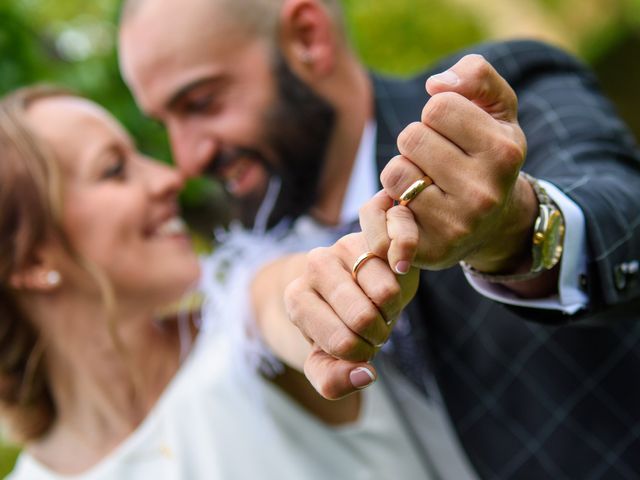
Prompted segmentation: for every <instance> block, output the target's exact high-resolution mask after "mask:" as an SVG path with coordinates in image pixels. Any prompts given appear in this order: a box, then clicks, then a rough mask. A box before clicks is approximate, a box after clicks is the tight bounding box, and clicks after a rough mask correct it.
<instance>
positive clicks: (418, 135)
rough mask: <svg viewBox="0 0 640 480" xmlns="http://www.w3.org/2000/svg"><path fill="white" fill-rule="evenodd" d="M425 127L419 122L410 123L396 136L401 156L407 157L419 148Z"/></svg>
mask: <svg viewBox="0 0 640 480" xmlns="http://www.w3.org/2000/svg"><path fill="white" fill-rule="evenodd" d="M424 128H425V126H424V125H423V124H422V123H420V122H413V123H410V124H409V125H407V126H406V127H405V129H404V130H402V132H400V135H398V149H399V150H400V152H401V153H402V154H403V155H408V154H410V153H412V152H415V151H416V150H418V149H419V148H420V146H421V145H422V143H423V139H424Z"/></svg>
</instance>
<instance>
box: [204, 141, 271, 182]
mask: <svg viewBox="0 0 640 480" xmlns="http://www.w3.org/2000/svg"><path fill="white" fill-rule="evenodd" d="M241 158H245V159H249V160H251V161H254V162H258V163H260V164H262V166H263V167H264V168H265V169H266V170H267V171H268V172H270V173H273V172H274V168H273V165H272V164H271V163H270V162H269V161H268V160H267V159H266V157H265V155H263V154H262V153H261V152H260V151H259V150H257V149H255V148H248V147H232V148H223V149H220V150H218V151H217V152H216V154H215V155H214V156H213V157H212V158H211V160H210V161H209V162H208V164H207V167H206V168H205V169H204V172H203V173H204V174H205V175H208V176H212V177H216V178H221V177H223V172H224V169H225V168H227V167H228V166H230V165H232V164H233V163H234V162H235V161H236V160H238V159H241Z"/></svg>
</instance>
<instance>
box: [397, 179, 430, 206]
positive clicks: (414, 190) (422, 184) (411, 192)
mask: <svg viewBox="0 0 640 480" xmlns="http://www.w3.org/2000/svg"><path fill="white" fill-rule="evenodd" d="M432 183H433V180H431V177H429V176H428V175H425V176H424V177H422V178H421V179H419V180H416V181H415V182H413V183H412V184H411V185H410V186H409V188H407V189H406V190H405V191H404V192H402V195H400V205H403V206H406V205H409V203H410V202H411V201H412V200H413V199H414V198H416V197H417V196H418V195H419V194H420V192H422V191H423V190H424V189H425V188H427V187H428V186H429V185H431V184H432Z"/></svg>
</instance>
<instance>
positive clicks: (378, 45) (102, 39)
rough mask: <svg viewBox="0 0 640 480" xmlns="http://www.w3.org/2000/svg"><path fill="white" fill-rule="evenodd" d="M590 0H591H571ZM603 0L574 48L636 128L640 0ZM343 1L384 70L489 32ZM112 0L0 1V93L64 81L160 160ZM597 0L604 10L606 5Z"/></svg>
mask: <svg viewBox="0 0 640 480" xmlns="http://www.w3.org/2000/svg"><path fill="white" fill-rule="evenodd" d="M485 1H491V0H485ZM566 1H567V0H530V2H532V3H533V4H535V5H538V7H539V8H540V9H541V10H542V11H544V12H546V13H548V14H551V15H565V16H567V15H568V16H571V15H572V13H573V12H572V11H571V10H570V9H569V10H568V11H567V8H566V7H567V5H568V4H567V3H566ZM591 1H594V2H595V1H596V0H584V2H585V3H584V4H580V3H579V2H577V3H576V2H574V5H578V6H580V5H586V3H587V2H591ZM598 1H599V0H598ZM611 1H612V2H613V3H615V4H616V5H621V7H620V8H619V9H618V10H616V11H617V12H619V13H616V16H615V17H611V18H610V21H608V22H605V23H603V24H599V25H598V27H597V28H594V29H593V30H589V31H587V32H586V33H584V34H582V35H581V36H580V38H577V39H576V41H575V48H576V49H577V51H578V52H579V53H580V54H581V55H582V56H583V57H584V58H586V59H587V60H588V61H590V62H591V63H592V64H593V65H594V66H595V67H596V68H597V69H598V71H599V73H601V76H602V78H603V79H607V78H608V79H609V81H607V82H606V83H605V87H607V86H608V90H609V92H610V93H611V94H612V96H613V97H614V99H616V100H617V101H618V103H619V105H621V110H622V111H623V113H624V114H625V115H627V118H628V120H630V121H631V122H632V124H633V123H634V122H637V123H635V125H636V128H637V129H638V131H640V120H639V119H638V115H640V101H639V99H638V94H637V86H638V85H640V70H639V68H640V67H638V66H636V65H640V62H638V61H637V57H638V51H640V36H639V34H638V32H639V31H640V0H619V1H620V2H622V3H618V2H616V1H615V0H611ZM343 3H344V7H345V14H346V18H347V24H348V26H349V30H350V35H351V38H352V40H353V43H354V45H355V47H356V49H357V51H358V52H359V53H360V55H361V57H362V58H363V60H364V61H365V63H366V64H368V65H369V66H371V67H373V68H375V69H377V70H380V71H384V72H387V73H396V74H405V73H411V72H415V71H417V70H419V69H421V68H422V67H424V66H426V65H427V64H429V63H431V62H433V61H435V60H436V59H437V58H439V57H441V56H443V55H445V54H447V53H449V52H452V51H454V50H456V49H459V48H462V47H464V46H467V45H469V44H471V43H475V42H478V41H481V40H483V39H485V38H487V37H488V35H489V33H488V32H489V27H488V26H487V25H484V24H482V23H481V22H480V21H479V20H478V18H477V16H474V14H473V13H472V12H471V11H469V10H468V9H463V8H462V7H461V6H460V5H462V4H463V3H464V2H460V1H454V0H343ZM118 4H119V0H93V1H91V2H87V1H81V0H56V1H55V2H53V1H46V0H2V1H1V2H0V94H4V93H5V92H8V91H10V90H12V89H14V88H17V87H20V86H24V85H28V84H32V83H34V82H52V83H58V84H62V85H65V86H68V87H72V88H74V89H76V90H77V91H79V92H81V93H83V94H84V95H87V96H88V97H89V98H92V99H94V100H96V101H97V102H99V103H101V104H102V105H104V106H106V108H107V109H108V110H110V111H111V112H112V113H113V114H114V115H115V116H116V117H117V118H119V119H120V120H121V121H122V122H123V123H124V124H125V126H126V127H127V128H128V129H129V130H130V131H131V132H132V134H133V136H134V137H135V138H136V139H137V141H138V145H139V147H140V148H141V150H142V151H144V152H146V153H148V154H150V155H152V156H154V157H156V158H158V159H162V160H165V161H169V158H170V153H169V148H168V145H167V139H166V136H165V133H164V131H163V129H162V127H161V126H159V125H157V124H155V123H153V122H151V121H149V120H148V119H145V118H144V117H143V116H142V115H141V114H140V113H139V112H138V110H137V108H136V106H135V104H134V102H133V100H132V98H131V96H130V94H129V92H128V91H127V89H126V87H125V85H124V84H123V82H122V80H121V79H120V76H119V72H118V64H117V57H116V50H115V47H116V39H115V33H116V21H117V9H118ZM601 4H602V5H604V7H602V8H603V15H605V13H606V12H605V9H606V8H608V3H607V2H601ZM594 5H595V4H594ZM605 16H606V15H605ZM608 18H609V17H608ZM213 193H215V190H212V188H211V186H210V185H209V184H208V183H206V182H199V183H195V184H191V185H190V186H189V187H188V188H187V190H186V192H185V195H184V197H183V204H184V206H185V208H186V210H187V212H188V211H192V212H196V213H197V212H199V211H200V210H199V209H200V208H202V205H204V204H206V203H207V201H208V199H210V198H211V195H212V194H213ZM16 452H17V450H16V449H15V448H13V447H7V448H5V449H0V476H2V474H3V473H4V472H7V471H8V470H9V469H10V468H11V465H12V464H13V461H14V459H15V455H16Z"/></svg>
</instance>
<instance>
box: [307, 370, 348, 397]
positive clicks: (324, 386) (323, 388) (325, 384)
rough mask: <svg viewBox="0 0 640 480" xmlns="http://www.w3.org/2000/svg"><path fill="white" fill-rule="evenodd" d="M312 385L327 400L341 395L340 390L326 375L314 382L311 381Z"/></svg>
mask: <svg viewBox="0 0 640 480" xmlns="http://www.w3.org/2000/svg"><path fill="white" fill-rule="evenodd" d="M313 386H314V388H315V389H316V391H317V392H318V393H319V394H320V395H322V396H323V397H324V398H326V399H327V400H338V399H339V398H340V397H341V396H342V393H341V392H340V390H339V389H338V388H337V387H336V385H335V383H334V382H333V381H331V378H330V377H329V376H327V375H323V376H322V377H321V378H318V379H316V380H315V382H313Z"/></svg>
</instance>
